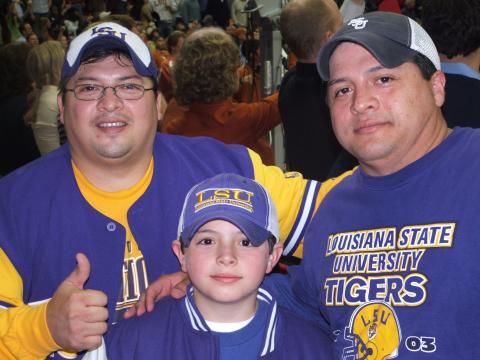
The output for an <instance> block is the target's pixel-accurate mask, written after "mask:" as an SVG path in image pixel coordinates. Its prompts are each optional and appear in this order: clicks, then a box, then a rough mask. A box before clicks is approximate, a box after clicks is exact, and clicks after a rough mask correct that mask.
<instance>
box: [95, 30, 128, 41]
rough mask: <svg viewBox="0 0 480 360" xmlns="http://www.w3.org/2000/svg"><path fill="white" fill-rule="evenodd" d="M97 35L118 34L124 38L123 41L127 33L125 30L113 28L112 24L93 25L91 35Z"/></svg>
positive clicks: (117, 35)
mask: <svg viewBox="0 0 480 360" xmlns="http://www.w3.org/2000/svg"><path fill="white" fill-rule="evenodd" d="M97 35H110V36H116V37H119V38H120V39H122V40H123V41H125V40H126V37H127V33H125V32H120V31H116V30H113V28H112V27H110V26H103V27H97V26H95V27H93V28H92V31H91V33H90V37H93V36H97Z"/></svg>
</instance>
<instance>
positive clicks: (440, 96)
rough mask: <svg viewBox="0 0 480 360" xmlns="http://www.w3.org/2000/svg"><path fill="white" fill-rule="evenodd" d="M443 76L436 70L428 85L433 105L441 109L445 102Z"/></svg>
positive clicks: (444, 80)
mask: <svg viewBox="0 0 480 360" xmlns="http://www.w3.org/2000/svg"><path fill="white" fill-rule="evenodd" d="M445 83H446V79H445V74H444V73H443V72H442V71H440V70H438V71H436V72H435V73H434V74H433V75H432V78H431V79H430V84H431V86H432V92H433V98H434V99H435V105H437V106H438V107H441V106H442V105H443V103H444V102H445Z"/></svg>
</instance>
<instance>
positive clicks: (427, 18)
mask: <svg viewBox="0 0 480 360" xmlns="http://www.w3.org/2000/svg"><path fill="white" fill-rule="evenodd" d="M422 5H423V6H422V26H423V27H424V28H425V30H427V32H428V33H429V35H430V36H431V37H432V39H433V42H434V43H435V46H436V47H437V49H438V52H439V54H440V60H441V66H442V71H443V72H444V73H445V77H446V79H447V82H446V85H445V93H446V97H445V103H444V104H443V106H442V112H443V114H444V116H445V119H446V120H447V124H448V126H449V127H450V128H453V127H455V126H465V127H473V128H479V127H480V118H479V114H480V102H479V101H478V99H479V98H480V72H479V68H480V0H424V1H423V3H422Z"/></svg>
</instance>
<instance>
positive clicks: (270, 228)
mask: <svg viewBox="0 0 480 360" xmlns="http://www.w3.org/2000/svg"><path fill="white" fill-rule="evenodd" d="M212 220H225V221H228V222H230V223H232V224H234V225H235V226H237V227H238V228H239V229H240V230H241V231H242V232H243V233H244V234H245V236H246V237H247V239H248V240H250V242H251V243H252V244H253V245H254V246H260V245H261V244H262V243H263V242H264V241H265V240H267V239H268V238H269V237H271V236H273V237H274V238H275V239H276V241H278V238H279V232H280V231H279V227H278V219H277V213H276V210H275V205H274V204H273V201H272V199H271V197H270V195H269V194H268V192H267V191H266V190H265V188H264V187H263V186H262V185H260V184H259V183H258V182H256V181H255V180H251V179H248V178H245V177H243V176H239V175H236V174H220V175H217V176H214V177H212V178H209V179H207V180H204V181H202V182H201V183H199V184H197V185H195V186H194V187H193V188H192V189H190V191H189V192H188V194H187V196H186V198H185V202H184V204H183V209H182V214H181V215H180V221H179V224H178V238H179V239H180V241H181V242H182V243H183V245H184V246H185V247H188V245H189V244H190V241H191V240H192V238H193V236H194V235H195V233H196V232H197V231H198V229H199V228H200V227H202V226H203V225H204V224H206V223H207V222H209V221H212Z"/></svg>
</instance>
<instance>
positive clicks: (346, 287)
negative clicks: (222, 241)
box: [277, 12, 480, 360]
mask: <svg viewBox="0 0 480 360" xmlns="http://www.w3.org/2000/svg"><path fill="white" fill-rule="evenodd" d="M317 66H318V70H319V72H320V74H321V76H322V78H324V79H325V80H327V81H328V91H327V101H328V104H329V106H330V111H331V114H332V121H333V128H334V131H335V134H336V136H337V138H338V140H339V142H340V143H341V144H342V146H343V147H344V148H345V149H347V150H348V151H349V152H351V153H352V154H353V155H354V156H355V157H356V158H357V159H358V161H359V164H360V166H359V167H358V168H356V169H354V170H353V171H351V172H348V173H346V174H344V175H342V176H341V177H340V178H337V179H334V180H331V181H328V182H326V183H324V184H322V189H321V191H322V192H323V191H324V192H325V197H324V198H323V200H322V202H321V204H320V205H319V208H318V210H317V212H316V214H315V217H314V218H313V220H312V221H311V223H310V226H309V228H308V230H307V233H306V236H305V246H304V257H303V260H302V263H301V265H299V266H297V267H290V268H289V273H290V278H291V281H292V282H291V285H292V289H293V292H294V294H295V295H296V296H297V298H298V299H301V301H302V303H303V305H306V306H307V307H310V308H311V309H312V311H313V312H317V313H320V314H321V315H322V318H323V319H324V322H323V325H324V326H325V328H326V329H328V330H329V331H330V333H331V336H332V339H334V341H335V342H334V346H335V353H336V357H335V358H336V359H344V360H350V359H351V360H353V359H392V358H395V357H397V356H398V358H400V359H415V360H422V359H471V358H474V357H478V354H480V343H479V341H478V339H479V334H480V323H479V321H478V319H480V307H479V306H478V298H479V296H480V285H479V280H478V279H480V267H479V266H478V259H479V256H478V254H480V241H478V239H477V235H476V234H478V224H480V185H479V183H478V182H477V181H476V180H475V179H476V178H477V177H478V174H479V172H480V157H479V156H478V154H479V153H480V132H479V131H478V130H473V129H467V128H455V129H454V130H451V129H448V127H447V125H446V122H445V119H444V118H443V116H442V113H441V110H440V108H441V106H442V104H443V101H444V86H445V76H444V74H443V73H442V72H441V71H440V70H439V69H440V61H439V57H438V54H437V52H436V50H435V47H434V45H433V42H432V40H431V39H430V38H429V36H428V35H427V34H426V32H425V31H424V30H423V29H422V28H421V27H420V26H419V25H418V24H417V23H415V22H414V21H412V20H410V19H409V18H407V17H404V16H401V15H396V14H392V13H382V12H374V13H369V14H366V15H364V16H363V17H360V18H356V19H353V20H351V21H349V22H348V23H347V24H345V25H344V26H343V28H342V29H341V30H340V31H339V32H338V33H337V34H336V35H335V36H334V37H333V38H332V39H331V40H330V42H328V43H327V44H326V45H324V47H323V48H322V49H321V51H320V53H319V55H318V62H317ZM277 280H278V279H277ZM287 290H288V288H287Z"/></svg>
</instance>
